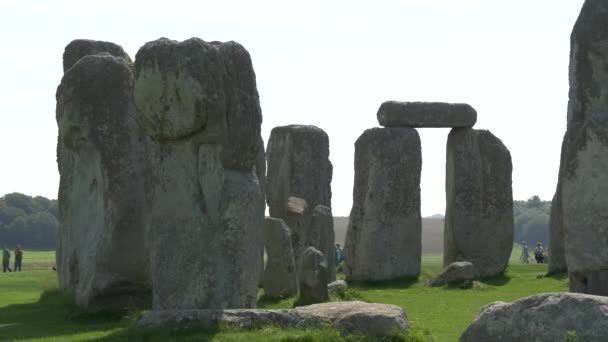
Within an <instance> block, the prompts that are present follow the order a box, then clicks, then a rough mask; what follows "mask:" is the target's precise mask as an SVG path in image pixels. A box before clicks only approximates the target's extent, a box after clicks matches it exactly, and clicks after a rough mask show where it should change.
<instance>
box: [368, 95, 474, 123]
mask: <svg viewBox="0 0 608 342" xmlns="http://www.w3.org/2000/svg"><path fill="white" fill-rule="evenodd" d="M377 116H378V123H380V126H384V127H473V126H474V125H475V122H476V121H477V112H476V111H475V109H473V107H471V106H470V105H468V104H465V103H444V102H398V101H386V102H384V103H383V104H382V105H381V106H380V109H378V114H377Z"/></svg>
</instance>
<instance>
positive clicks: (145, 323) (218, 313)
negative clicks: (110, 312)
mask: <svg viewBox="0 0 608 342" xmlns="http://www.w3.org/2000/svg"><path fill="white" fill-rule="evenodd" d="M225 325H228V326H232V327H237V328H241V329H259V328H263V327H266V326H278V327H281V328H296V329H306V328H323V327H331V328H336V329H339V330H340V332H342V333H344V334H360V335H367V336H383V335H384V336H386V335H390V334H392V333H393V332H394V331H398V332H407V331H409V329H410V322H409V320H408V318H407V316H406V315H405V312H403V310H402V309H401V308H399V307H398V306H395V305H389V304H371V303H363V302H335V303H323V304H314V305H308V306H300V307H297V308H295V309H289V310H260V309H252V310H167V311H150V312H147V313H145V314H144V316H143V317H142V318H141V319H140V320H139V322H138V323H137V327H138V328H140V329H164V328H173V329H188V328H198V327H200V328H206V329H210V328H211V329H212V328H217V327H218V326H225Z"/></svg>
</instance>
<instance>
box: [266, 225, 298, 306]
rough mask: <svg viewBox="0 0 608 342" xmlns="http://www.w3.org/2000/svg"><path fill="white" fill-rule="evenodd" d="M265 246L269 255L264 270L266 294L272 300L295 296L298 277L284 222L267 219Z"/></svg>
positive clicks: (287, 229)
mask: <svg viewBox="0 0 608 342" xmlns="http://www.w3.org/2000/svg"><path fill="white" fill-rule="evenodd" d="M264 245H265V246H266V254H267V255H268V259H267V262H266V268H265V269H264V281H263V284H264V294H265V295H266V296H268V297H271V298H272V297H275V298H281V297H289V296H293V295H295V294H296V293H297V292H298V275H297V272H296V265H295V261H294V259H293V250H292V248H291V236H290V233H289V228H288V227H287V225H286V224H285V222H283V220H281V219H277V218H272V217H268V218H266V225H265V226H264Z"/></svg>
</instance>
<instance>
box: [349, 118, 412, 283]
mask: <svg viewBox="0 0 608 342" xmlns="http://www.w3.org/2000/svg"><path fill="white" fill-rule="evenodd" d="M421 167H422V159H421V150H420V137H419V136H418V132H417V131H416V130H415V129H412V128H372V129H368V130H366V131H365V132H363V134H362V135H361V136H360V137H359V139H357V142H356V143H355V184H354V188H353V208H352V210H351V213H350V222H349V225H348V231H347V233H346V242H345V246H344V254H345V258H344V272H345V274H346V278H347V279H348V280H357V281H359V280H371V281H378V280H387V279H393V278H399V277H405V276H418V275H419V274H420V258H421V231H422V223H421V218H420V171H421Z"/></svg>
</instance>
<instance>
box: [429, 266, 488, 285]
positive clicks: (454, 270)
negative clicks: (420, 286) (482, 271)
mask: <svg viewBox="0 0 608 342" xmlns="http://www.w3.org/2000/svg"><path fill="white" fill-rule="evenodd" d="M475 276H476V271H475V266H474V265H473V264H471V263H470V262H468V261H461V262H453V263H451V264H449V265H448V266H447V267H446V268H445V269H444V270H443V271H442V272H441V273H439V274H438V275H436V276H435V277H434V278H433V279H431V281H430V282H429V284H428V285H429V286H443V285H446V284H447V285H455V284H463V283H465V282H467V281H470V280H473V279H475Z"/></svg>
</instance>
